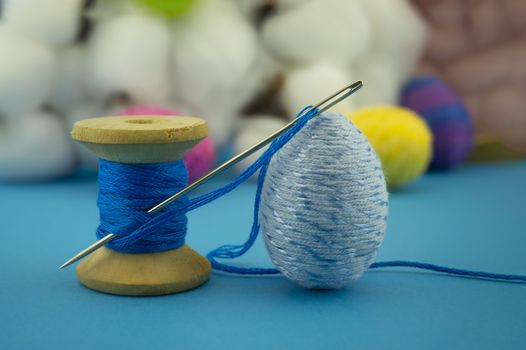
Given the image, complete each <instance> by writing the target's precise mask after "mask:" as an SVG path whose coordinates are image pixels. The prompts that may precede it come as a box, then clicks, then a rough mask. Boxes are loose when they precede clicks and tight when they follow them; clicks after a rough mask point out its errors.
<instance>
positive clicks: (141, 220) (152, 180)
mask: <svg viewBox="0 0 526 350" xmlns="http://www.w3.org/2000/svg"><path fill="white" fill-rule="evenodd" d="M99 164H100V167H99V196H98V200H97V205H98V207H99V210H100V225H99V227H98V229H97V237H98V238H102V237H104V236H106V235H107V234H109V233H116V234H118V236H117V238H115V239H114V240H112V241H111V242H110V243H109V244H107V246H108V247H109V248H111V249H113V250H116V251H119V252H122V253H152V252H159V251H164V250H169V249H175V248H178V247H180V246H182V245H183V244H184V241H185V236H186V225H187V218H186V214H185V213H186V212H185V211H182V210H181V208H183V207H184V206H185V205H187V204H188V202H189V199H188V197H187V196H184V197H182V198H181V199H179V200H178V201H177V202H175V203H173V204H172V205H170V206H168V207H167V208H165V209H163V211H162V213H163V215H162V216H163V217H165V220H164V221H163V224H162V225H159V226H157V227H156V228H155V229H154V230H152V229H151V226H150V225H148V224H149V223H150V221H151V220H152V219H153V218H155V217H159V216H160V215H159V213H148V212H147V211H148V209H150V208H151V207H153V206H155V205H156V204H158V203H159V202H161V201H162V200H164V199H166V198H167V197H169V196H171V195H172V194H174V193H176V192H178V191H179V190H181V189H182V188H184V187H185V186H186V184H187V182H188V173H187V171H186V167H185V165H184V163H183V161H181V160H180V161H176V162H169V163H156V164H124V163H116V162H111V161H108V160H104V159H99Z"/></svg>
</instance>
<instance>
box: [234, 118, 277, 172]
mask: <svg viewBox="0 0 526 350" xmlns="http://www.w3.org/2000/svg"><path fill="white" fill-rule="evenodd" d="M285 124H286V121H285V120H283V119H282V118H278V117H275V116H271V115H264V114H259V115H250V116H247V117H246V118H245V119H244V120H243V121H242V122H241V123H240V127H239V130H238V131H237V135H236V137H235V138H234V143H233V149H234V153H235V154H239V153H241V152H243V151H244V150H246V149H248V148H249V147H251V146H252V145H254V144H256V143H258V142H259V141H261V140H263V139H264V138H266V137H267V136H268V135H270V134H272V133H273V132H274V131H276V130H279V129H281V128H282V127H284V126H285ZM265 149H266V148H264V149H262V150H259V151H258V152H256V153H254V154H253V155H251V156H250V157H247V158H245V159H244V160H242V161H240V162H239V163H237V165H236V166H235V168H234V169H235V171H236V172H237V173H241V172H243V171H244V170H245V169H246V168H248V167H249V166H250V165H251V164H252V163H253V162H254V161H255V160H256V159H257V158H258V157H259V156H260V155H261V153H263V152H264V150H265ZM253 178H255V176H254V177H253Z"/></svg>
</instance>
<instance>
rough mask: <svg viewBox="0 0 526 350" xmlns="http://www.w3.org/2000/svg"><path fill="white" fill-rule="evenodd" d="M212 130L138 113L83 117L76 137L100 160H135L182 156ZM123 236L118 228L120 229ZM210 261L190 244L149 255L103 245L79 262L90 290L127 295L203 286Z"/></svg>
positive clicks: (155, 160) (80, 274) (183, 120)
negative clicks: (126, 115)
mask: <svg viewBox="0 0 526 350" xmlns="http://www.w3.org/2000/svg"><path fill="white" fill-rule="evenodd" d="M207 134H208V128H207V124H206V121H204V120H202V119H199V118H193V117H180V116H177V117H169V116H162V117H161V116H133V117H123V116H119V117H102V118H91V119H84V120H80V121H78V122H77V123H75V125H74V126H73V129H72V131H71V135H72V137H73V139H74V140H76V141H77V142H79V143H81V144H82V145H84V146H85V147H86V148H88V149H89V150H90V151H91V152H93V153H95V154H96V155H97V156H98V157H99V158H102V159H105V160H109V161H113V162H119V163H129V164H146V163H164V162H172V161H176V160H179V159H181V158H182V157H183V155H184V154H185V153H186V152H187V151H188V150H189V149H190V148H192V147H193V146H194V145H195V144H197V143H198V142H199V141H201V140H202V139H203V138H205V137H206V136H207ZM114 233H116V234H118V232H114ZM210 269H211V267H210V263H209V262H208V260H207V259H205V258H204V257H203V256H202V255H200V254H198V253H197V252H195V251H194V250H193V249H192V248H190V247H189V246H188V245H186V244H185V245H183V246H181V247H179V248H177V249H173V250H168V251H163V252H158V253H148V254H124V253H119V252H117V251H114V250H111V249H108V248H106V247H102V248H101V249H98V250H97V251H95V252H94V253H92V254H91V255H89V256H88V257H87V258H86V259H84V260H83V261H82V262H81V263H80V264H79V265H78V266H77V269H76V271H77V276H78V278H79V280H80V282H81V283H82V284H84V285H85V286H87V287H88V288H91V289H95V290H98V291H101V292H106V293H111V294H122V295H162V294H170V293H177V292H182V291H185V290H189V289H192V288H195V287H198V286H199V285H201V284H203V283H204V282H206V281H207V280H208V276H209V275H210Z"/></svg>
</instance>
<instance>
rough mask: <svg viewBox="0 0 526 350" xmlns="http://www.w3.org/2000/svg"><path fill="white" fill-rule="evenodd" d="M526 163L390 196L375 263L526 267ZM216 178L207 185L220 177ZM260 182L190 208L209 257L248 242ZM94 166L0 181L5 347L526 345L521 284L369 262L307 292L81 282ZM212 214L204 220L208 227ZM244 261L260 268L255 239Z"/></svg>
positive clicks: (193, 239) (246, 285)
mask: <svg viewBox="0 0 526 350" xmlns="http://www.w3.org/2000/svg"><path fill="white" fill-rule="evenodd" d="M525 179H526V163H525V162H519V163H497V164H486V165H465V166H462V167H461V168H459V169H457V170H455V171H454V172H450V173H433V174H428V175H426V176H425V177H424V178H422V179H421V180H420V181H418V182H417V183H415V184H413V185H411V186H410V187H408V188H406V189H405V190H404V191H399V192H395V193H392V194H391V196H390V200H391V202H390V216H389V228H388V232H387V236H386V239H385V242H384V244H383V245H382V247H381V249H380V255H379V259H378V260H390V259H407V260H419V261H426V262H432V263H437V264H444V265H448V266H455V267H460V268H470V269H478V270H487V271H492V272H505V273H522V274H526V251H525V247H526V231H525V229H524V217H525V214H526V210H525V209H526V185H525ZM225 182H226V180H225V179H220V180H217V181H215V182H214V183H211V184H210V185H209V186H219V185H220V184H222V183H225ZM254 190H255V185H254V184H253V183H250V184H246V185H243V186H241V187H240V188H239V189H237V190H236V191H234V192H233V193H231V194H229V195H227V196H225V197H223V198H221V199H220V200H218V201H216V202H214V203H212V204H210V205H208V206H206V207H203V208H200V209H198V210H196V211H195V212H192V213H190V214H189V220H190V223H189V237H188V243H189V244H190V245H191V246H192V247H194V248H195V249H196V250H198V251H200V252H202V253H206V252H208V251H209V250H210V249H212V248H215V247H216V246H218V245H221V244H224V243H238V242H241V241H243V240H244V239H245V238H246V235H247V233H248V230H249V226H250V223H251V218H252V217H251V216H252V202H253V194H254ZM96 195H97V185H96V183H95V181H94V178H93V176H88V175H82V174H81V175H78V176H76V177H73V178H70V179H67V180H62V181H56V182H48V183H43V184H6V183H4V184H0V218H1V223H2V226H1V229H0V234H1V236H0V237H1V240H2V241H1V244H0V265H1V266H2V268H1V277H0V283H1V285H0V349H3V350H7V349H64V348H66V347H68V348H71V349H75V350H80V349H95V348H106V349H107V348H109V347H110V346H112V347H114V348H116V349H119V348H126V349H149V348H152V349H193V348H205V347H206V348H216V349H221V348H228V349H246V348H250V349H251V350H253V349H273V348H285V349H293V348H302V349H307V348H323V349H332V348H334V349H343V348H346V349H351V348H353V349H366V348H371V349H375V348H376V349H382V348H389V349H408V348H415V349H445V348H448V349H472V348H477V349H514V348H515V349H524V347H525V346H526V345H525V344H526V285H525V284H519V283H516V284H508V283H499V282H493V281H482V280H474V279H466V278H454V277H450V276H444V275H438V274H433V273H422V272H415V271H408V270H405V271H393V270H389V271H388V270H383V271H371V272H367V273H366V274H365V276H364V277H363V278H361V279H360V280H358V281H357V282H355V283H354V284H353V285H351V286H349V287H347V288H344V289H340V290H334V291H311V290H306V289H302V288H301V287H297V286H296V285H294V284H293V283H291V282H289V281H288V280H286V279H285V278H283V277H248V278H247V277H237V276H227V275H222V274H218V273H214V274H213V275H212V276H211V279H210V281H209V282H208V283H207V284H205V285H204V286H202V287H200V288H198V289H196V290H193V291H190V292H186V293H181V294H175V295H169V296H163V297H141V298H138V297H122V296H113V295H107V294H102V293H98V292H94V291H91V290H89V289H87V288H85V287H83V286H82V285H81V284H80V283H79V282H78V281H77V279H76V276H75V273H74V269H72V268H71V269H67V270H59V269H58V268H57V267H58V265H59V264H60V263H62V262H63V261H64V260H65V259H66V258H69V257H70V256H71V255H72V254H73V253H75V252H77V251H78V250H79V249H80V248H83V247H84V246H86V245H87V244H89V243H91V242H92V241H93V240H94V234H93V233H94V229H95V227H96V225H97V221H98V212H97V208H96V206H95V200H96ZM212 223H213V224H212ZM238 263H239V264H245V265H251V266H268V265H270V260H269V258H268V256H267V253H266V251H265V248H264V245H263V244H262V243H261V241H258V242H257V244H256V246H255V247H254V248H253V250H252V251H251V252H250V253H249V254H248V255H247V256H246V257H244V258H242V259H239V262H238Z"/></svg>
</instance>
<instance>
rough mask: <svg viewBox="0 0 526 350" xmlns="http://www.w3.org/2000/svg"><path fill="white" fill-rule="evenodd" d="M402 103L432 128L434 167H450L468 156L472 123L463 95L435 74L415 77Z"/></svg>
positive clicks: (432, 163)
mask: <svg viewBox="0 0 526 350" xmlns="http://www.w3.org/2000/svg"><path fill="white" fill-rule="evenodd" d="M401 104H402V105H403V106H404V107H407V108H409V109H412V110H413V111H415V112H417V113H418V114H419V115H420V116H421V117H422V118H424V120H425V121H426V122H427V124H428V125H429V127H430V128H431V131H432V133H433V158H432V161H431V165H430V168H431V169H437V170H446V169H451V168H453V167H455V166H457V165H458V164H460V163H461V162H462V161H463V160H464V159H465V158H466V157H467V156H468V155H469V153H470V151H471V146H472V144H473V123H472V121H471V118H470V116H469V113H468V110H467V108H466V107H465V105H464V103H463V102H462V100H461V99H460V97H459V96H458V95H457V94H456V93H455V92H454V91H453V90H452V89H451V88H450V87H449V86H448V85H446V84H445V83H444V82H443V81H442V80H440V79H438V78H435V77H433V76H420V77H415V78H413V79H412V80H411V81H410V82H409V83H408V84H407V85H406V86H405V88H404V89H403V92H402V100H401Z"/></svg>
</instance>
